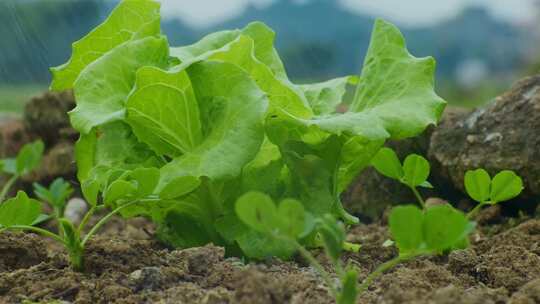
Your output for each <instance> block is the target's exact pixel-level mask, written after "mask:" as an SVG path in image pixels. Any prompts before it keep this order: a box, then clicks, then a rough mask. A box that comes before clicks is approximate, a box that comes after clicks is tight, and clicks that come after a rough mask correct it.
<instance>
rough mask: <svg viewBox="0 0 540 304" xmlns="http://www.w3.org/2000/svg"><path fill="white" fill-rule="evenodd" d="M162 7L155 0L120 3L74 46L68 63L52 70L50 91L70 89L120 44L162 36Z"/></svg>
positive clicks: (133, 0)
mask: <svg viewBox="0 0 540 304" xmlns="http://www.w3.org/2000/svg"><path fill="white" fill-rule="evenodd" d="M159 7H160V4H159V3H158V2H156V1H152V0H124V1H121V2H120V4H119V5H118V6H117V7H116V8H115V9H114V10H113V11H112V13H111V15H110V16H109V18H107V20H105V22H103V23H102V24H101V25H99V26H97V27H96V28H95V29H94V30H93V31H92V32H90V33H89V34H88V35H86V36H85V37H84V38H82V39H81V40H79V41H77V42H75V43H73V54H72V56H71V59H70V60H69V61H68V62H67V63H65V64H63V65H61V66H58V67H55V68H51V72H52V74H53V81H52V84H51V89H52V90H56V91H61V90H67V89H71V88H72V87H73V84H74V83H75V80H76V79H77V78H78V77H79V74H80V73H81V71H82V70H83V69H84V68H85V67H86V66H88V65H90V64H91V63H93V62H94V61H96V60H97V59H99V58H100V57H102V56H103V55H105V54H106V53H107V52H109V51H110V50H112V49H114V48H116V47H117V46H119V45H120V44H122V43H124V42H127V41H129V40H131V39H133V38H143V37H147V36H156V35H159V33H160V31H161V30H160V24H159V23H160V15H159Z"/></svg>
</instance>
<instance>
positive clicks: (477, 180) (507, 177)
mask: <svg viewBox="0 0 540 304" xmlns="http://www.w3.org/2000/svg"><path fill="white" fill-rule="evenodd" d="M465 190H466V191H467V194H468V195H469V196H470V197H471V198H472V199H473V200H475V201H477V202H478V204H477V205H476V207H474V208H473V209H472V210H471V211H470V212H469V213H468V214H467V216H468V217H469V218H472V217H474V216H475V215H476V213H477V212H478V211H479V210H480V209H481V208H482V207H483V206H486V205H495V204H497V203H500V202H504V201H508V200H510V199H513V198H515V197H517V196H518V195H519V194H520V193H521V191H523V181H522V179H521V177H519V176H518V175H517V174H516V173H515V172H513V171H510V170H503V171H501V172H499V173H497V175H495V177H493V179H491V176H489V173H488V172H487V171H486V170H484V169H476V170H469V171H467V172H466V173H465Z"/></svg>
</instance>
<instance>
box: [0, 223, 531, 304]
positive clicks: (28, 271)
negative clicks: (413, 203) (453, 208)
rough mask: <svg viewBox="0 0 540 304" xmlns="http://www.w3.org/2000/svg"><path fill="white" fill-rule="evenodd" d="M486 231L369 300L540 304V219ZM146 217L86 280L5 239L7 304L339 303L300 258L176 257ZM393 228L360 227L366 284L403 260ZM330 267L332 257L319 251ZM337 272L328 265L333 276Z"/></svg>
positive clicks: (408, 266) (202, 252)
mask: <svg viewBox="0 0 540 304" xmlns="http://www.w3.org/2000/svg"><path fill="white" fill-rule="evenodd" d="M500 221H501V224H497V225H492V226H481V227H480V228H479V229H477V231H476V232H475V233H473V234H472V236H471V247H470V248H469V249H467V250H461V251H454V252H452V253H451V254H450V255H449V256H440V257H431V258H419V259H415V260H413V261H411V262H407V263H404V264H402V265H400V266H397V267H396V268H394V269H393V270H391V271H389V272H388V273H386V274H385V275H383V276H382V277H381V278H380V279H378V280H377V281H376V282H375V283H374V284H373V285H372V286H371V287H370V289H369V291H368V292H367V293H365V294H364V295H363V296H362V297H361V298H360V299H359V303H514V304H515V303H520V304H521V303H527V304H528V303H538V302H539V301H540V220H538V219H531V218H529V219H525V218H523V219H521V220H517V219H504V220H502V219H501V220H500ZM151 235H152V225H151V224H149V223H147V222H145V221H144V220H140V219H139V220H130V221H128V222H127V223H125V222H123V221H121V220H115V221H112V222H111V223H109V224H108V226H107V227H105V229H104V231H103V232H102V234H100V235H99V236H98V237H96V238H95V239H94V240H92V241H91V242H90V243H89V246H88V248H87V250H88V251H87V256H86V269H87V272H86V273H78V272H74V271H72V270H71V269H70V268H69V266H68V263H67V259H66V256H65V254H64V253H63V252H62V250H61V249H60V248H59V247H57V246H55V245H54V243H49V242H48V241H44V240H43V238H41V237H38V236H35V235H33V234H23V233H3V234H0V303H21V302H24V301H25V300H28V301H31V302H38V303H50V302H51V301H55V300H57V301H65V302H62V303H333V299H332V297H331V296H330V295H329V294H328V291H327V289H326V287H325V285H324V283H323V281H322V280H321V278H320V277H319V276H318V275H317V272H316V271H315V270H314V269H313V268H311V267H310V266H308V264H307V263H304V262H303V261H302V260H301V259H299V258H297V259H295V260H294V261H291V262H282V261H280V260H277V259H275V260H267V261H264V262H259V263H248V262H244V261H242V260H240V259H238V258H233V257H230V258H227V257H225V256H224V254H225V253H224V249H223V248H220V247H216V246H212V245H208V246H205V247H199V248H192V249H187V250H171V249H168V248H165V247H164V246H163V245H161V244H159V243H157V242H156V241H154V240H152V237H151ZM388 237H389V235H388V232H387V229H386V227H385V226H383V225H380V224H371V225H360V226H357V227H355V228H354V229H353V230H352V231H351V232H350V234H349V236H348V239H349V241H353V242H358V243H360V244H362V249H361V250H360V252H359V253H357V254H356V253H349V254H347V255H346V257H345V258H344V259H345V260H347V261H349V262H351V263H353V264H354V265H356V266H357V267H358V269H359V271H360V278H361V279H362V278H363V277H365V276H366V275H367V274H368V273H369V272H370V271H372V270H373V269H374V268H375V267H376V266H378V265H379V264H381V263H383V262H385V261H387V260H389V259H391V258H392V257H394V256H395V255H396V254H397V250H396V249H395V248H394V247H393V246H390V247H383V246H382V244H383V243H384V241H385V240H387V239H388ZM313 253H315V254H316V255H317V256H318V258H319V260H320V261H321V262H323V264H326V263H325V260H324V259H325V258H324V254H322V253H320V254H318V252H317V251H313ZM330 269H331V267H328V270H330Z"/></svg>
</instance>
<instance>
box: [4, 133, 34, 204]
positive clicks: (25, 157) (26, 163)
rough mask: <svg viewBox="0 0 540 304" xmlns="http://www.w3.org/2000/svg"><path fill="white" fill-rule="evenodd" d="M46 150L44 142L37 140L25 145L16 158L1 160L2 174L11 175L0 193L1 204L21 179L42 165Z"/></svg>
mask: <svg viewBox="0 0 540 304" xmlns="http://www.w3.org/2000/svg"><path fill="white" fill-rule="evenodd" d="M44 148H45V146H44V145H43V142H42V141H41V140H37V141H34V142H32V143H29V144H26V145H24V146H23V147H22V148H21V150H20V151H19V153H18V154H17V156H16V157H15V158H5V159H0V172H2V173H4V174H7V175H10V178H9V179H8V180H7V181H6V183H5V184H4V186H3V187H2V190H1V191H0V202H2V201H4V199H5V198H6V196H7V195H8V193H9V190H11V187H13V184H15V182H16V181H17V180H18V179H19V178H21V177H22V176H24V175H26V174H29V173H30V172H32V171H33V170H35V169H36V168H37V167H38V166H39V165H40V163H41V158H42V157H43V150H44Z"/></svg>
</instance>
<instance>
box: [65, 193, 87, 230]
mask: <svg viewBox="0 0 540 304" xmlns="http://www.w3.org/2000/svg"><path fill="white" fill-rule="evenodd" d="M86 212H88V204H87V203H86V201H84V200H83V199H82V198H79V197H74V198H72V199H70V200H69V201H68V202H67V204H66V210H65V211H64V217H65V218H67V219H68V220H70V221H71V222H72V223H73V224H79V223H80V222H81V221H82V219H83V218H84V215H85V214H86Z"/></svg>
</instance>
